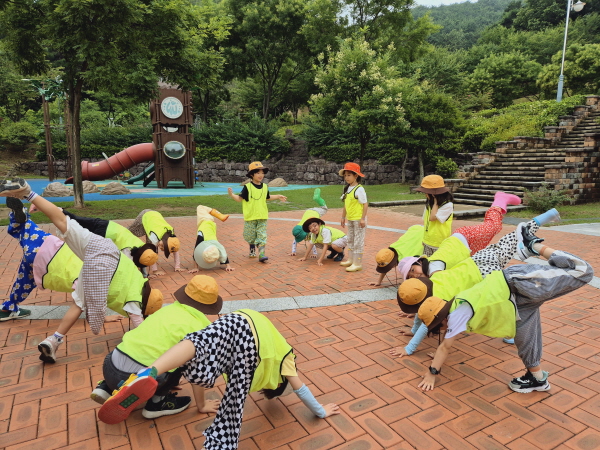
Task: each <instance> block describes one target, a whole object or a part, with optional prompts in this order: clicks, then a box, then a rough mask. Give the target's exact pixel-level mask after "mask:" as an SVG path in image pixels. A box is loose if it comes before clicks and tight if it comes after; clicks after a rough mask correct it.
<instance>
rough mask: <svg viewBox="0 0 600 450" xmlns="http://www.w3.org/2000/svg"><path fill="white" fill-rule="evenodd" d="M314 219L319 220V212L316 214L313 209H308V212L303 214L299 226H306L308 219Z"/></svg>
mask: <svg viewBox="0 0 600 450" xmlns="http://www.w3.org/2000/svg"><path fill="white" fill-rule="evenodd" d="M313 217H316V218H319V217H321V216H320V215H319V213H318V212H316V211H314V210H312V209H307V210H306V211H304V214H302V219H300V222H298V225H304V222H306V221H307V220H308V219H311V218H313Z"/></svg>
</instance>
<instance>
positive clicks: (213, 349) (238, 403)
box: [183, 313, 258, 450]
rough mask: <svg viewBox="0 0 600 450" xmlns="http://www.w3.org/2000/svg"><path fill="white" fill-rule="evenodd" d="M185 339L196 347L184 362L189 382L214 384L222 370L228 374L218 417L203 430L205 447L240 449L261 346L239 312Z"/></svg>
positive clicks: (215, 449) (207, 449)
mask: <svg viewBox="0 0 600 450" xmlns="http://www.w3.org/2000/svg"><path fill="white" fill-rule="evenodd" d="M184 339H188V340H189V341H191V342H192V343H193V344H194V347H196V355H195V356H194V358H193V359H191V360H190V361H188V362H187V363H186V364H185V365H184V366H183V375H184V376H185V378H186V379H187V380H188V381H189V382H190V383H193V384H197V385H200V386H203V387H205V388H211V387H213V386H214V384H215V381H216V380H217V378H218V377H220V376H221V374H226V375H227V388H226V389H225V395H224V396H223V400H221V404H220V405H219V410H218V412H217V415H216V416H215V420H214V421H213V423H212V425H211V426H210V427H208V428H207V429H206V430H205V431H204V436H206V441H205V442H204V447H205V448H206V450H234V449H237V448H238V443H239V437H240V428H241V426H242V415H243V413H244V404H245V403H246V396H247V395H248V393H249V392H250V386H251V385H252V378H253V377H254V371H255V370H256V368H257V366H258V350H257V348H256V342H255V340H254V336H253V334H252V330H251V328H250V325H249V324H248V321H247V320H246V319H245V318H244V317H243V316H242V315H240V314H236V313H232V314H227V315H225V316H222V317H221V318H219V319H218V320H216V321H215V322H213V323H212V324H211V325H209V326H208V327H206V328H205V329H203V330H201V331H197V332H194V333H190V334H188V335H187V336H185V337H184Z"/></svg>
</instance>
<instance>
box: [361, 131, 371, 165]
mask: <svg viewBox="0 0 600 450" xmlns="http://www.w3.org/2000/svg"><path fill="white" fill-rule="evenodd" d="M368 143H369V141H368V139H366V138H360V159H359V165H360V167H361V168H362V165H363V161H364V160H365V152H366V151H367V144H368Z"/></svg>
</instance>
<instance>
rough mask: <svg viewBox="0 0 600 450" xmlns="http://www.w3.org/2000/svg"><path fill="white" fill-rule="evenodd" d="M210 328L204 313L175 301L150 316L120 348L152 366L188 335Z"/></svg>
mask: <svg viewBox="0 0 600 450" xmlns="http://www.w3.org/2000/svg"><path fill="white" fill-rule="evenodd" d="M208 325H210V320H208V319H207V318H206V316H205V315H204V314H202V313H201V312H200V311H198V310H197V309H195V308H192V307H191V306H187V305H182V304H181V303H179V302H178V301H175V303H173V304H172V305H168V306H165V307H164V308H161V309H159V310H158V311H156V312H155V313H154V314H152V315H150V316H148V317H147V318H146V319H145V320H144V321H143V322H142V323H141V324H140V326H139V327H137V328H135V329H133V330H131V331H128V332H127V333H125V334H124V335H123V342H121V343H120V344H119V345H117V348H118V349H119V351H121V352H122V353H125V354H126V355H127V356H129V357H130V358H131V359H133V360H134V361H136V362H137V363H139V364H141V365H142V366H149V365H151V364H152V363H153V362H154V361H156V360H157V359H158V357H159V356H161V355H162V354H163V353H165V352H166V351H167V350H169V349H170V348H171V347H173V346H174V345H175V344H177V343H178V342H179V341H181V340H182V339H183V337H184V336H185V335H186V334H188V333H193V332H194V331H199V330H202V329H204V328H206V327H207V326H208Z"/></svg>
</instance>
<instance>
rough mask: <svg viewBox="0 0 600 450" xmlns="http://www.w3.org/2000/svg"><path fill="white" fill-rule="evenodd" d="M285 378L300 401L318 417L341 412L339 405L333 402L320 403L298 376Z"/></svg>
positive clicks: (322, 417)
mask: <svg viewBox="0 0 600 450" xmlns="http://www.w3.org/2000/svg"><path fill="white" fill-rule="evenodd" d="M287 379H288V381H289V382H290V385H291V386H292V389H293V390H294V393H295V394H296V395H297V396H298V398H299V399H300V400H302V403H304V404H305V405H306V407H307V408H308V409H310V410H311V412H312V413H313V414H314V415H315V416H317V417H319V418H320V419H324V418H325V417H329V416H331V415H334V414H339V413H340V412H341V411H340V407H339V406H338V405H336V404H335V403H328V404H327V405H321V404H320V403H319V402H318V401H317V399H316V398H315V396H314V395H313V394H312V392H310V389H309V388H308V387H307V386H306V385H305V384H304V383H303V382H302V380H301V379H300V377H298V376H295V377H287Z"/></svg>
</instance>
